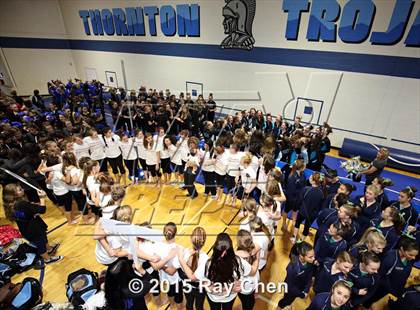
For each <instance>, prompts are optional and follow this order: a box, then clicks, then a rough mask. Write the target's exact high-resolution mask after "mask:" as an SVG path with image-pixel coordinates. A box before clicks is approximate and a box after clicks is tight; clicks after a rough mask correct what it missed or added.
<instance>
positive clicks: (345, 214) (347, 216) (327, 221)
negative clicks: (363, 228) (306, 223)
mask: <svg viewBox="0 0 420 310" xmlns="http://www.w3.org/2000/svg"><path fill="white" fill-rule="evenodd" d="M323 211H324V210H323ZM359 212H360V209H359V208H358V207H354V206H352V205H350V204H344V205H342V206H341V207H340V208H339V209H338V210H337V211H336V212H333V213H330V214H328V216H324V215H325V214H324V212H322V211H321V212H320V215H321V213H323V214H322V215H321V217H320V216H318V218H317V223H318V231H317V233H316V235H315V243H316V241H318V238H319V236H321V235H322V234H324V233H325V232H326V231H327V230H328V228H329V227H330V225H331V224H333V223H336V222H340V223H341V224H343V225H347V226H348V227H349V229H348V231H347V233H346V235H345V236H344V239H345V240H346V241H347V244H349V245H351V244H354V243H355V242H356V241H357V240H358V237H359V235H360V227H359V225H358V223H357V222H356V221H355V220H354V219H355V218H356V217H357V214H358V213H359Z"/></svg>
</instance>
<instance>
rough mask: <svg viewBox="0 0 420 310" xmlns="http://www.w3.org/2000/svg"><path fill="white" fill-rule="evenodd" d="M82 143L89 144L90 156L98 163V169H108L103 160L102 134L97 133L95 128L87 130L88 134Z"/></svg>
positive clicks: (103, 145) (102, 170)
mask: <svg viewBox="0 0 420 310" xmlns="http://www.w3.org/2000/svg"><path fill="white" fill-rule="evenodd" d="M83 141H84V143H86V144H87V145H88V146H89V153H90V158H91V159H93V160H96V161H98V162H99V163H100V165H101V167H100V171H101V172H106V171H108V168H107V164H106V160H105V143H104V139H103V138H102V135H98V132H97V131H96V130H95V129H91V130H89V136H87V137H85V138H84V139H83Z"/></svg>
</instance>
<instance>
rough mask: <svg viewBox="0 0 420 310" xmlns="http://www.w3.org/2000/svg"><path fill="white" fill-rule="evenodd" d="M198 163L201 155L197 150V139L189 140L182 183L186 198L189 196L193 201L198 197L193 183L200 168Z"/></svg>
mask: <svg viewBox="0 0 420 310" xmlns="http://www.w3.org/2000/svg"><path fill="white" fill-rule="evenodd" d="M200 162H201V153H200V150H199V149H198V139H195V138H194V139H193V138H190V141H189V153H188V156H187V162H186V163H185V171H184V183H185V189H187V190H188V194H187V196H189V197H190V198H191V199H194V198H196V197H197V196H198V193H197V189H196V188H195V185H194V182H195V178H196V177H197V173H198V169H199V168H200Z"/></svg>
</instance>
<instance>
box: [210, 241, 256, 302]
mask: <svg viewBox="0 0 420 310" xmlns="http://www.w3.org/2000/svg"><path fill="white" fill-rule="evenodd" d="M228 266H229V268H227V267H228ZM251 271H252V267H251V265H250V264H249V263H248V262H247V261H246V260H244V259H243V258H241V257H239V256H237V255H236V254H235V252H234V250H233V245H232V239H231V238H230V237H229V235H228V234H226V233H220V234H218V235H217V238H216V242H215V243H214V245H213V254H212V256H211V257H210V259H209V260H208V261H207V263H206V272H205V277H206V281H209V282H210V285H209V287H208V288H207V300H208V302H209V304H210V308H211V309H221V308H222V307H223V309H224V310H230V309H232V306H233V303H234V302H235V298H236V295H237V292H238V290H226V289H222V290H221V288H222V287H225V286H227V285H229V286H233V287H235V288H238V287H239V284H240V281H241V280H243V279H244V278H245V277H246V276H249V275H250V274H251Z"/></svg>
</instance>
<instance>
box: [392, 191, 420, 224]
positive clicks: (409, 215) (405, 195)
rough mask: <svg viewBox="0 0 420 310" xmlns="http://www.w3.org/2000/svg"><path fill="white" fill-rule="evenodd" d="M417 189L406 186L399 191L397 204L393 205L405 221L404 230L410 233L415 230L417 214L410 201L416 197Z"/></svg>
mask: <svg viewBox="0 0 420 310" xmlns="http://www.w3.org/2000/svg"><path fill="white" fill-rule="evenodd" d="M416 192H417V189H416V188H415V187H414V186H407V187H406V188H404V189H403V190H401V191H400V196H399V197H398V202H395V203H394V204H393V206H394V207H396V208H397V209H398V210H399V211H400V213H401V215H402V216H403V218H404V220H405V226H406V227H405V230H407V231H409V232H411V231H414V230H415V227H416V224H417V220H418V218H419V214H418V212H417V210H416V208H414V206H413V204H412V202H411V201H412V199H413V198H414V197H415V196H416Z"/></svg>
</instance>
